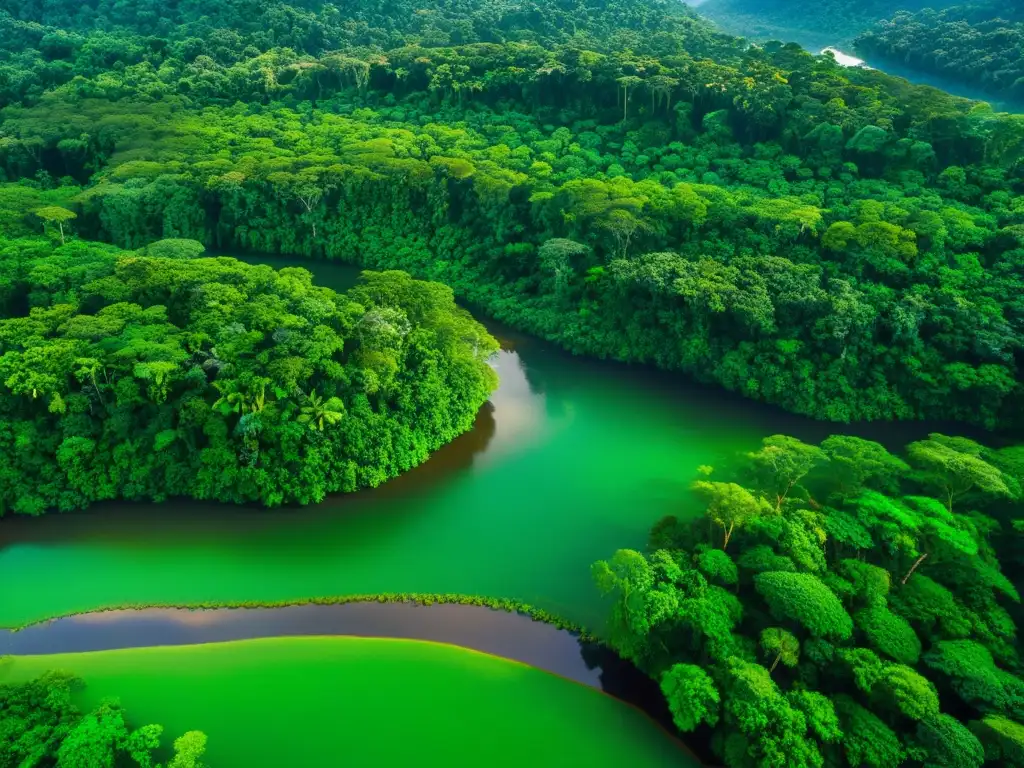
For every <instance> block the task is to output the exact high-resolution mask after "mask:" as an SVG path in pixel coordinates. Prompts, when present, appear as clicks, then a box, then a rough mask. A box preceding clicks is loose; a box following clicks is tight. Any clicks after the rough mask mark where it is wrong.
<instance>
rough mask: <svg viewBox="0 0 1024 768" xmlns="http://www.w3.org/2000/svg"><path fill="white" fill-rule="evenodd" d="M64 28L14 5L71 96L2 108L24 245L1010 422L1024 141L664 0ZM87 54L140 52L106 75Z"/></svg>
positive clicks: (215, 15)
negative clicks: (353, 266)
mask: <svg viewBox="0 0 1024 768" xmlns="http://www.w3.org/2000/svg"><path fill="white" fill-rule="evenodd" d="M221 5H223V8H222V7H221ZM371 6H372V7H371ZM79 7H81V9H82V10H81V11H75V12H72V11H71V10H69V9H68V8H66V7H65V6H59V8H60V9H62V10H56V8H58V6H54V8H51V7H50V5H49V4H47V6H45V7H40V6H36V5H34V4H28V5H22V4H18V8H17V9H14V8H13V6H12V10H17V13H18V15H20V18H22V19H24V22H18V23H19V24H22V23H24V24H30V25H31V24H37V23H38V24H42V25H43V27H40V29H46V30H50V31H47V32H46V33H45V34H46V35H50V36H55V37H53V38H52V39H51V38H45V39H47V40H49V42H47V44H46V45H47V46H50V47H49V48H47V50H49V51H50V53H49V54H45V53H43V52H42V50H43V49H39V50H40V54H39V55H40V57H42V58H43V59H44V60H45V59H46V56H50V57H51V61H50V62H49V63H50V64H53V65H59V67H58V68H60V69H61V71H64V70H65V69H66V70H67V72H66V73H65V74H66V76H67V78H72V77H73V78H74V79H68V81H67V82H66V83H65V84H63V85H59V84H58V83H59V82H63V80H62V79H61V78H63V77H64V76H63V75H62V76H61V77H56V76H55V78H56V79H53V78H51V80H49V81H45V82H43V83H35V84H34V85H31V87H28V86H26V87H27V90H24V89H23V91H24V92H10V93H9V94H8V95H7V96H6V99H7V101H9V102H12V104H14V105H13V106H10V107H8V108H7V109H6V110H4V111H3V113H2V125H0V131H2V133H3V138H2V140H0V173H2V174H3V175H4V176H6V178H7V179H9V180H16V179H22V180H24V181H23V183H22V184H21V185H20V186H17V187H8V188H6V189H4V190H3V191H2V192H0V226H2V227H4V229H5V230H6V231H7V232H8V233H11V234H25V233H26V232H27V231H34V232H39V231H41V230H44V229H45V231H46V232H48V233H49V234H50V236H51V237H53V238H63V237H66V236H67V232H68V231H69V230H75V231H77V232H78V233H79V234H81V235H85V236H90V237H95V238H99V239H104V240H110V241H112V242H114V243H116V244H118V245H120V246H122V247H125V248H132V249H134V248H138V247H140V246H142V245H144V244H146V243H149V242H152V241H154V240H159V239H162V238H182V237H184V238H192V239H196V240H200V241H202V242H204V243H206V244H208V245H210V244H212V245H216V246H218V247H223V248H232V249H241V250H247V251H259V252H287V253H295V254H307V255H315V256H327V257H330V258H337V259H342V260H346V261H352V262H357V263H361V264H364V265H367V266H371V267H374V268H388V269H391V268H401V269H405V270H407V271H409V272H411V273H413V274H415V275H417V276H419V277H423V278H428V279H436V280H441V281H443V282H445V283H447V284H448V285H450V286H451V287H452V288H453V289H454V290H455V291H456V293H457V294H458V295H460V296H461V297H464V298H466V299H468V300H469V301H471V302H473V303H474V304H477V305H480V306H482V307H484V308H485V309H486V310H487V311H488V312H490V313H491V314H493V315H495V316H497V317H499V318H501V319H503V320H506V321H509V322H510V323H512V324H514V325H515V326H517V327H520V328H523V329H526V330H529V331H531V332H534V333H537V334H539V335H542V336H544V337H546V338H549V339H552V340H555V341H557V342H558V343H560V344H562V345H563V346H565V347H567V348H569V349H571V350H573V351H575V352H580V353H589V354H595V355H599V356H607V357H614V358H618V359H623V360H630V361H639V362H646V363H653V364H656V365H659V366H661V367H665V368H673V369H681V370H684V371H687V372H689V373H691V374H693V375H694V376H697V377H700V378H702V379H705V380H709V381H715V382H718V383H720V384H722V385H724V386H726V387H728V388H729V389H732V390H735V391H738V392H742V393H743V394H745V395H747V396H749V397H753V398H758V399H762V400H767V401H770V402H774V403H779V404H781V405H784V406H785V407H787V408H789V409H791V410H794V411H798V412H801V413H806V414H813V415H815V416H818V417H824V418H828V419H833V420H839V421H843V420H852V419H891V418H916V417H928V416H936V417H937V416H941V417H943V418H954V419H959V420H967V421H972V422H977V423H983V424H986V425H989V426H994V425H996V424H1004V423H1010V422H1014V421H1016V420H1018V419H1019V417H1020V414H1021V413H1022V412H1024V408H1022V407H1021V403H1022V389H1021V385H1020V383H1019V381H1018V358H1019V354H1020V349H1021V346H1022V324H1024V305H1022V304H1021V301H1022V298H1021V297H1022V296H1024V291H1021V277H1020V275H1021V269H1020V264H1021V259H1022V258H1024V257H1022V254H1024V248H1022V247H1021V244H1022V240H1024V236H1022V235H1021V230H1020V226H1021V224H1022V218H1021V217H1022V215H1024V214H1022V213H1021V210H1020V206H1019V204H1018V200H1019V196H1018V193H1019V192H1020V191H1021V190H1020V182H1019V179H1018V173H1017V167H1018V162H1019V159H1020V158H1021V156H1022V152H1024V118H1021V117H1019V116H1014V115H997V114H994V113H993V112H992V111H991V110H986V109H985V108H984V107H980V106H977V105H974V104H973V103H971V102H967V101H964V100H961V99H956V98H953V97H950V96H948V95H946V94H942V93H941V92H938V91H935V90H933V89H921V88H915V87H913V86H910V85H909V84H907V83H905V82H903V81H898V80H895V79H893V78H888V77H886V76H885V75H883V74H881V73H879V72H874V71H866V70H855V69H843V68H841V67H839V66H838V65H836V64H835V63H834V62H832V61H830V60H827V59H821V58H814V57H812V56H810V55H808V54H806V53H805V52H802V51H800V50H799V49H797V48H795V47H793V46H779V45H768V46H765V47H764V48H751V47H745V46H744V45H743V44H742V43H740V42H738V41H735V40H732V39H730V38H727V37H724V36H721V35H715V34H714V33H713V32H712V31H711V30H710V29H709V28H708V27H707V26H706V25H704V24H703V23H701V22H699V21H698V20H696V19H694V17H693V16H692V15H691V14H690V13H689V12H688V11H686V10H685V9H684V8H683V6H681V5H678V4H675V3H669V2H660V0H629V1H628V2H623V3H609V4H604V3H597V2H593V3H590V2H588V3H569V2H565V3H561V2H559V3H554V2H553V3H545V4H543V5H542V6H538V7H537V8H535V9H533V10H532V11H531V13H530V14H526V15H524V14H522V13H520V12H519V11H517V10H516V7H514V6H513V5H511V4H505V3H502V2H497V0H494V1H493V2H489V1H487V0H476V1H473V2H471V1H470V0H466V2H462V3H443V4H441V6H440V10H438V11H437V12H436V13H427V14H416V13H409V9H408V8H407V7H406V6H405V5H404V4H397V5H396V6H395V8H394V9H393V10H388V11H383V10H381V9H379V8H377V6H376V5H375V4H369V3H357V2H352V3H347V4H345V5H344V8H343V10H342V16H341V17H335V16H333V15H332V14H333V13H334V11H332V10H331V9H330V7H328V6H320V5H319V4H315V3H314V4H311V5H310V6H309V7H306V6H303V7H302V8H300V9H294V8H292V9H291V10H290V11H287V12H286V11H285V9H286V8H289V7H288V6H279V5H276V4H267V5H266V6H264V5H262V4H260V5H259V9H261V10H258V12H257V10H252V9H249V10H251V12H249V10H246V11H244V12H242V11H239V9H240V8H246V6H243V5H240V4H236V3H228V4H217V9H214V10H210V9H207V8H206V4H204V3H198V4H189V5H188V6H187V7H186V6H184V5H182V6H180V7H178V6H176V5H175V6H172V9H171V10H169V11H167V13H166V16H165V18H167V19H171V20H179V19H180V21H181V24H182V25H183V26H179V27H172V26H168V25H164V26H163V27H160V26H159V25H160V24H162V23H163V22H157V21H155V20H154V19H152V18H150V17H149V16H146V17H144V18H142V19H141V20H139V21H132V20H131V19H128V18H125V17H124V16H119V15H118V14H119V13H121V11H119V10H118V7H117V6H116V5H115V4H110V5H108V4H105V3H104V4H99V5H95V4H86V5H85V6H78V5H76V6H74V8H75V9H78V8H79ZM200 8H202V9H204V10H208V11H209V13H206V14H205V15H204V16H199V15H197V14H198V13H199V9H200ZM176 14H184V15H181V16H179V15H176ZM232 14H234V15H232ZM261 14H262V15H261ZM310 14H312V15H313V16H315V17H316V18H317V19H319V20H320V21H317V22H316V23H314V21H312V20H311V19H312V16H310ZM317 14H319V16H317ZM346 14H347V15H346ZM238 15H242V16H245V17H247V19H252V20H255V19H261V21H260V22H258V23H257V22H255V21H250V20H247V21H245V22H243V21H239V20H238V19H237V18H236V16H238ZM342 18H348V19H350V20H351V19H356V20H357V21H355V22H353V23H347V22H343V21H341V20H340V19H342ZM370 18H373V19H376V21H374V22H373V23H372V24H371V23H369V21H368V20H369V19H370ZM203 19H205V20H203ZM282 19H289V21H282ZM300 19H306V21H302V22H301V23H300V21H299V20H300ZM325 19H326V21H325ZM460 20H462V21H466V22H468V23H461V22H460ZM12 23H13V22H12ZM54 24H60V25H64V26H62V27H59V28H58V27H55V26H53V25H54ZM154 24H155V25H157V26H155V27H154V26H153V25H154ZM189 24H195V25H198V26H196V27H195V29H196V30H198V31H197V32H192V31H189V29H190V28H189V26H188V25H189ZM221 24H226V25H228V26H227V27H222V26H219V25H221ZM318 24H321V25H326V26H323V28H322V29H321V31H319V32H316V33H315V34H313V33H310V35H311V36H306V37H303V36H302V35H299V34H298V32H297V31H296V30H297V29H299V28H300V27H303V28H308V29H313V28H317V29H320V27H318V26H317V25H318ZM46 25H50V26H46ZM204 25H205V26H204ZM157 27H159V30H158V29H157ZM257 27H259V29H257ZM235 28H237V29H235ZM33 29H34V27H33ZM54 30H57V31H54ZM60 30H65V31H64V32H60ZM100 30H102V31H100ZM218 30H219V31H218ZM224 30H235V31H234V32H233V34H228V33H227V32H224ZM332 30H333V31H332ZM571 30H575V33H572V32H571ZM158 31H159V34H164V35H166V37H158V36H157V37H154V36H153V35H156V34H157V32H158ZM215 32H216V34H215ZM222 32H223V34H222ZM150 33H152V34H151V35H150V36H149V37H145V40H146V42H145V45H143V43H142V42H139V41H136V42H131V43H130V41H133V40H135V39H136V37H138V36H139V35H143V36H145V35H146V34H150ZM195 34H204V35H208V36H210V38H211V40H216V41H217V42H216V45H213V44H209V45H206V46H205V47H204V48H202V49H200V48H198V47H196V46H195V45H194V44H193V43H191V42H189V41H191V40H193V39H198V38H194V35H195ZM61 35H64V36H65V37H67V39H69V40H72V41H73V44H72V43H68V44H67V45H65V44H64V43H61V44H60V45H58V44H57V43H56V42H54V40H56V39H57V38H59V39H60V40H64V39H65V37H62V36H61ZM94 35H100V36H103V38H104V40H108V39H115V40H118V41H122V42H124V44H125V45H126V46H128V47H129V48H131V46H134V45H136V44H137V46H138V47H139V50H143V52H144V55H143V54H140V55H141V56H142V58H141V59H133V58H132V57H131V56H129V55H127V54H125V55H124V56H122V55H121V54H120V53H114V54H111V56H110V57H108V58H106V59H104V58H103V57H99V58H98V59H97V58H94V57H92V54H91V53H88V52H89V51H93V50H94V49H93V48H92V47H91V46H92V44H91V43H89V42H88V40H91V39H92V37H91V36H94ZM297 35H298V36H297ZM179 38H181V39H179ZM43 39H44V38H40V40H39V45H43V42H42V41H43ZM74 41H78V42H74ZM51 43H52V45H51ZM222 44H223V46H224V49H223V51H222V50H221V47H220V46H222ZM285 44H287V45H289V46H292V47H282V45H285ZM96 45H99V43H98V42H96ZM44 48H46V46H44ZM118 50H120V49H118ZM133 50H134V48H133ZM87 53H88V55H87ZM27 55H28V54H26V56H27ZM91 57H92V58H91ZM97 61H101V63H99V64H97V63H96V62H97ZM90 62H91V63H90ZM103 62H105V63H103ZM26 66H28V69H29V70H30V71H31V72H38V71H40V69H41V67H42V65H41V64H39V62H38V61H37V60H36V59H33V58H31V57H30V58H29V59H28V64H27V65H26ZM19 78H21V76H20V75H19V76H17V77H15V76H14V75H11V76H10V78H9V82H11V83H14V82H16V81H17V82H22V81H23V80H24V78H21V79H19ZM65 79H66V78H65ZM79 185H85V187H84V189H80V188H79ZM58 209H64V210H65V211H70V212H72V213H75V214H77V218H76V219H74V220H70V219H68V218H65V217H66V214H64V213H61V212H60V210H58ZM39 210H43V213H42V214H39V213H38V211H39ZM34 212H36V213H34Z"/></svg>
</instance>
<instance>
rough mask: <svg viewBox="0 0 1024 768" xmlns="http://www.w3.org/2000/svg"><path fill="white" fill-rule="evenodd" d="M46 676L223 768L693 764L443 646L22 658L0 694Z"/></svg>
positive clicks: (490, 659) (235, 645)
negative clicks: (66, 675) (176, 735)
mask: <svg viewBox="0 0 1024 768" xmlns="http://www.w3.org/2000/svg"><path fill="white" fill-rule="evenodd" d="M53 667H60V668H64V669H68V670H70V671H72V672H74V673H76V674H78V675H80V676H81V677H82V678H83V679H85V681H86V688H85V691H84V693H83V694H82V697H83V700H84V703H85V705H86V706H89V705H92V704H94V703H96V702H98V701H99V700H100V699H102V698H103V697H105V696H110V695H116V696H117V697H119V698H120V699H121V700H122V702H123V703H124V705H125V707H126V709H127V710H128V711H130V712H131V713H132V715H133V717H136V718H138V719H139V721H140V722H160V723H162V724H163V725H164V726H165V727H167V728H168V730H170V731H172V732H179V731H184V730H187V729H193V728H198V729H201V730H203V731H204V732H206V733H207V734H208V736H209V738H210V741H209V745H208V746H209V749H208V752H207V755H206V759H207V760H208V762H209V763H210V764H211V765H217V766H219V767H220V768H235V767H236V766H237V767H238V768H243V767H244V768H263V767H264V766H265V767H266V768H279V766H282V765H294V766H311V765H324V764H325V761H329V762H328V763H326V764H348V765H422V764H425V763H426V762H430V763H431V764H444V765H447V766H462V765H465V766H470V765H473V766H476V765H480V764H487V765H494V766H504V765H508V766H514V765H527V764H530V765H538V766H542V765H551V766H555V765H565V764H566V763H565V761H566V756H568V755H571V756H572V760H573V761H574V762H576V761H579V762H578V764H585V765H592V766H609V768H611V767H612V766H620V765H624V764H629V765H635V766H652V768H654V767H656V766H666V765H679V766H688V767H693V766H696V765H698V763H696V761H694V760H693V759H692V758H691V757H690V756H689V755H688V754H687V753H686V752H685V751H684V747H683V746H682V745H681V743H679V742H678V741H676V740H675V739H673V738H671V737H669V736H668V734H667V733H665V732H664V731H662V730H661V729H660V728H659V727H658V726H657V725H656V724H655V723H654V722H652V721H651V720H649V719H648V718H646V717H644V716H643V715H642V713H640V712H639V711H637V710H636V709H634V708H633V707H630V706H627V705H626V704H623V703H622V702H619V701H616V700H615V699H613V698H612V697H610V696H605V695H603V694H601V693H598V692H596V691H595V690H593V689H591V688H588V687H585V686H583V685H579V684H577V683H574V682H571V681H568V680H565V679H563V678H560V677H557V676H555V675H552V674H549V673H547V672H543V671H541V670H538V669H534V668H532V667H530V666H527V665H525V664H521V663H518V662H515V661H509V660H505V659H499V658H497V657H494V656H490V655H487V654H483V653H479V652H476V651H471V650H466V649H463V648H457V647H454V646H451V645H444V644H439V643H430V642H423V641H410V640H402V639H382V638H354V637H333V638H325V637H297V638H296V637H293V638H272V639H259V640H248V641H239V642H227V643H210V644H203V645H189V646H176V647H159V648H143V649H130V650H121V651H103V652H96V653H82V654H60V655H53V656H20V657H12V658H11V659H10V660H9V661H8V662H7V663H5V664H4V665H3V666H2V667H0V682H4V681H17V680H24V679H26V678H30V677H33V676H35V675H38V674H40V673H42V672H44V671H46V670H47V669H50V668H53ZM256 734H258V736H257V735H256ZM335 761H336V762H335Z"/></svg>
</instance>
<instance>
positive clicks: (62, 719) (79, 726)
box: [0, 657, 206, 768]
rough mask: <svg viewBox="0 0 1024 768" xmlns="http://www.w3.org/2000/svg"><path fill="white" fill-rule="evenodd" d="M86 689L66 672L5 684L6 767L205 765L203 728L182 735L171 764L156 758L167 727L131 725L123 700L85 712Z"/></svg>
mask: <svg viewBox="0 0 1024 768" xmlns="http://www.w3.org/2000/svg"><path fill="white" fill-rule="evenodd" d="M3 663H4V660H3V657H0V665H2V664H3ZM82 687H83V682H82V680H81V679H79V678H76V677H74V676H73V675H70V674H68V673H65V672H48V673H47V674H45V675H43V676H42V677H39V678H37V679H35V680H31V681H29V682H26V683H3V684H0V768H27V767H28V766H57V768H113V766H114V765H138V766H141V768H202V766H203V763H202V761H201V758H202V756H203V754H204V753H205V752H206V734H204V733H203V732H202V731H189V732H187V733H185V734H183V735H182V736H179V737H178V738H177V739H175V740H174V747H173V754H171V755H170V759H169V760H168V762H166V763H161V762H155V759H156V756H157V755H159V754H160V750H161V736H162V735H163V732H164V728H163V726H162V725H156V724H151V725H143V726H140V727H138V728H133V727H131V726H130V725H129V721H128V720H127V717H128V713H126V712H125V710H124V709H123V708H122V707H121V705H120V703H118V702H117V701H106V702H103V703H102V704H100V705H99V706H98V707H96V708H95V709H93V710H92V711H90V712H82V711H81V710H80V709H79V708H78V707H77V706H76V705H75V703H74V701H73V694H74V693H75V692H76V691H78V690H79V689H81V688H82Z"/></svg>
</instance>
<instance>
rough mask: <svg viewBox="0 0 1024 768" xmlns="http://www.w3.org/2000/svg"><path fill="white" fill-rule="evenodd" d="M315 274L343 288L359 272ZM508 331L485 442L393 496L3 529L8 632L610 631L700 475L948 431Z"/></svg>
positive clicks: (141, 511)
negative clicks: (729, 388) (544, 615)
mask: <svg viewBox="0 0 1024 768" xmlns="http://www.w3.org/2000/svg"><path fill="white" fill-rule="evenodd" d="M253 260H254V261H261V262H265V263H270V264H272V265H274V266H284V265H286V264H292V263H295V262H293V261H289V260H285V259H273V258H264V257H260V258H257V259H253ZM304 264H305V265H306V266H308V267H309V268H310V269H312V271H313V272H314V273H315V274H316V275H317V279H318V280H319V281H320V282H321V283H322V284H327V285H331V286H333V287H338V288H344V287H345V286H347V285H350V284H351V283H352V282H353V280H354V279H355V276H356V274H357V273H356V270H355V269H353V268H351V267H346V266H341V265H337V264H332V263H328V262H308V263H306V262H304ZM490 327H491V330H492V332H493V333H495V334H496V335H497V336H498V337H499V338H500V339H501V341H502V351H501V352H500V353H499V355H498V356H497V359H496V361H495V365H496V366H497V369H498V372H499V374H500V377H501V386H500V388H499V389H498V390H497V391H496V392H495V393H494V395H493V397H492V399H491V401H490V403H489V404H487V405H486V406H485V407H484V408H483V409H482V410H481V412H480V414H479V416H478V418H477V421H476V426H475V427H474V429H473V430H472V431H471V432H469V433H467V434H465V435H463V436H461V437H460V438H458V439H457V440H455V441H454V442H453V443H451V444H450V445H448V446H446V447H445V448H443V449H442V450H440V451H439V452H438V453H436V454H435V455H434V456H433V457H432V458H431V459H430V460H429V461H428V462H426V463H425V464H424V465H422V466H420V467H419V468H417V469H415V470H413V471H411V472H409V473H407V474H406V475H404V476H402V477H400V478H398V479H396V480H393V481H391V482H389V483H387V484H385V485H384V486H382V487H381V488H378V489H376V490H373V491H368V492H360V493H357V494H351V495H340V496H335V497H331V498H329V499H327V500H326V501H325V502H324V503H322V504H319V505H316V506H311V507H306V508H303V509H289V508H284V509H273V510H266V509H254V508H237V507H231V506H225V505H215V504H206V503H200V502H194V501H182V500H179V501H170V502H167V503H164V504H159V505H155V504H133V503H117V504H106V505H100V506H97V507H95V508H93V509H91V510H89V511H87V512H83V513H75V514H65V515H56V514H54V515H48V516H44V517H42V518H37V519H27V518H8V519H4V520H2V521H0V583H2V584H5V585H17V586H16V588H10V586H9V587H8V588H5V589H3V590H2V592H0V627H15V626H21V625H24V624H27V623H31V622H34V621H39V620H41V619H45V618H49V617H54V616H61V615H66V614H71V613H78V612H83V611H90V610H95V609H99V608H110V607H116V606H123V605H140V604H164V605H189V604H196V603H203V602H207V603H208V602H244V601H261V600H262V601H272V602H273V601H287V600H298V599H301V598H308V597H313V596H328V595H346V594H370V593H380V592H419V593H461V594H475V595H485V596H489V597H500V598H514V599H518V600H522V601H525V602H527V603H530V604H532V605H535V606H538V607H541V608H545V609H548V610H551V611H554V612H555V613H557V614H559V615H562V616H563V617H565V618H567V619H570V620H573V621H575V622H577V623H580V624H583V625H585V626H588V627H592V628H598V629H599V628H600V626H601V623H602V617H603V616H604V614H605V610H606V608H605V606H604V604H603V602H602V600H601V599H600V597H599V595H598V594H597V592H596V590H595V589H594V588H593V586H592V584H591V581H590V573H589V567H590V564H591V563H592V562H593V561H594V560H596V559H599V558H603V557H607V556H609V555H611V554H612V553H613V552H614V551H615V549H617V548H620V547H636V548H642V547H643V546H644V543H645V540H646V534H647V531H648V529H649V528H650V526H651V524H652V523H654V522H655V521H656V520H658V519H659V518H661V517H662V516H664V515H668V514H675V515H686V514H690V513H693V512H695V511H696V510H695V508H694V506H693V504H692V501H691V500H690V498H689V496H688V492H687V485H688V483H689V481H690V480H691V479H692V477H693V473H694V468H695V467H696V466H698V465H700V464H714V463H715V462H716V461H718V460H719V459H720V458H722V457H726V456H729V455H731V454H734V453H735V452H737V451H741V450H749V449H752V448H754V447H756V446H757V444H758V441H759V440H760V438H761V437H763V436H765V435H769V434H773V433H779V432H784V433H787V434H792V435H795V436H797V437H800V438H803V439H806V440H820V439H821V438H823V437H825V436H827V435H828V434H831V433H833V432H836V431H847V432H852V433H857V434H861V435H863V436H867V437H872V438H875V439H879V440H882V441H883V442H886V443H889V444H891V445H894V446H897V447H898V446H900V445H902V444H903V443H905V442H908V441H910V440H913V439H916V438H917V437H919V436H921V435H923V434H925V433H927V432H928V431H930V429H929V428H928V427H926V426H925V425H920V424H905V425H871V426H864V427H847V428H844V427H842V426H837V425H830V424H824V423H820V422H815V421H812V420H810V419H805V418H801V417H797V416H793V415H790V414H786V413H784V412H783V411H781V410H778V409H774V408H769V407H766V406H763V405H759V404H756V403H753V402H750V401H748V400H744V399H742V398H739V397H734V396H730V395H728V394H725V393H722V392H721V391H718V390H716V389H712V388H706V387H702V386H698V385H694V384H691V383H689V382H687V381H686V380H684V379H682V378H681V377H679V376H674V375H670V374H664V373H660V372H657V371H651V370H647V369H643V368H638V367H637V368H631V367H628V366H623V365H616V364H611V363H603V362H598V361H592V360H587V359H582V358H576V357H572V356H570V355H567V354H565V353H563V352H561V351H559V350H557V349H555V348H553V347H551V346H550V345H547V344H544V343H541V342H538V341H536V340H534V339H531V338H528V337H524V336H521V335H518V334H515V333H512V332H510V331H508V330H507V329H505V328H502V327H500V326H496V325H490ZM933 426H934V425H933Z"/></svg>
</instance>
